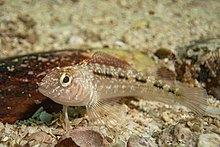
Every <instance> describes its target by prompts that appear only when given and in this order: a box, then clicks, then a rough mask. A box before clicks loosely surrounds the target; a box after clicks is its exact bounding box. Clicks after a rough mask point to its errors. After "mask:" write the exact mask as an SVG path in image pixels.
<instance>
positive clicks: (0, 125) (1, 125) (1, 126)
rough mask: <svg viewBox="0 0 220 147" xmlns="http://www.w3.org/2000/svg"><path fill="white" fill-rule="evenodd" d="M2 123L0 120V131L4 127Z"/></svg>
mask: <svg viewBox="0 0 220 147" xmlns="http://www.w3.org/2000/svg"><path fill="white" fill-rule="evenodd" d="M4 127H5V126H4V124H3V123H2V122H0V132H1V130H3V129H4Z"/></svg>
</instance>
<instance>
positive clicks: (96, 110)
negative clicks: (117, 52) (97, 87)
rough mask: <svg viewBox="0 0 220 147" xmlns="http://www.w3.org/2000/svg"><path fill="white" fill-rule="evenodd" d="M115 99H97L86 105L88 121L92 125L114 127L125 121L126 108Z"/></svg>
mask: <svg viewBox="0 0 220 147" xmlns="http://www.w3.org/2000/svg"><path fill="white" fill-rule="evenodd" d="M118 101H119V98H117V99H107V100H98V102H97V103H95V104H92V105H89V106H87V114H88V116H89V122H90V123H91V124H92V125H104V126H107V127H115V126H118V125H120V124H122V123H123V122H124V121H125V117H126V109H125V107H124V106H123V105H121V104H119V103H118Z"/></svg>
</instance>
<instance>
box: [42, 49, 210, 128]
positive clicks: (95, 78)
mask: <svg viewBox="0 0 220 147" xmlns="http://www.w3.org/2000/svg"><path fill="white" fill-rule="evenodd" d="M39 91H40V92H41V93H42V94H43V95H45V96H47V97H49V98H51V99H52V100H53V101H55V102H57V103H59V104H62V105H64V106H86V108H87V113H88V116H89V120H90V122H92V123H95V124H104V125H106V124H107V125H117V124H118V123H120V122H123V118H124V117H123V116H122V113H121V110H119V109H118V108H120V107H119V104H118V100H119V98H120V97H137V98H143V99H148V100H156V101H161V102H164V103H167V104H175V103H176V102H177V103H180V104H182V105H184V106H186V107H188V108H190V109H191V110H192V111H193V112H194V113H196V114H198V115H199V116H202V115H204V113H205V112H206V108H207V102H206V99H207V94H206V92H205V90H204V89H200V88H196V87H188V86H186V85H183V84H180V83H179V84H174V86H172V85H168V84H166V83H164V82H163V81H161V80H156V79H154V78H153V77H151V76H145V75H144V74H143V73H141V72H138V71H136V70H135V69H133V68H132V67H131V66H130V65H129V64H128V63H126V62H125V61H122V60H120V59H118V58H116V57H114V56H111V55H108V54H106V53H103V52H96V53H95V54H94V55H93V56H92V58H91V59H89V60H86V61H84V62H82V63H80V64H78V65H74V66H66V67H62V68H60V67H57V68H54V69H53V70H52V71H50V72H49V73H48V74H47V75H46V76H45V77H44V78H43V80H42V81H41V83H40V84H39ZM66 117H67V113H66ZM67 127H68V126H67Z"/></svg>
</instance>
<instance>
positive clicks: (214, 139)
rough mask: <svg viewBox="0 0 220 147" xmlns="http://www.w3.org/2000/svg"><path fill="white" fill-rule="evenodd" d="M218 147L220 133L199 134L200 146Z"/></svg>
mask: <svg viewBox="0 0 220 147" xmlns="http://www.w3.org/2000/svg"><path fill="white" fill-rule="evenodd" d="M207 146H210V147H218V146H220V135H217V134H215V133H212V134H202V135H200V136H199V141H198V147H207Z"/></svg>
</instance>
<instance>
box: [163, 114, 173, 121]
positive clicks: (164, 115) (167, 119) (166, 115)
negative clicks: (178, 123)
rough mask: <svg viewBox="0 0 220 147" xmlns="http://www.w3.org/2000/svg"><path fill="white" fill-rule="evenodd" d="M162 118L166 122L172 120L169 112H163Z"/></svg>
mask: <svg viewBox="0 0 220 147" xmlns="http://www.w3.org/2000/svg"><path fill="white" fill-rule="evenodd" d="M162 119H163V121H165V122H170V121H171V119H170V116H169V115H168V114H167V113H163V114H162Z"/></svg>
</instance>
